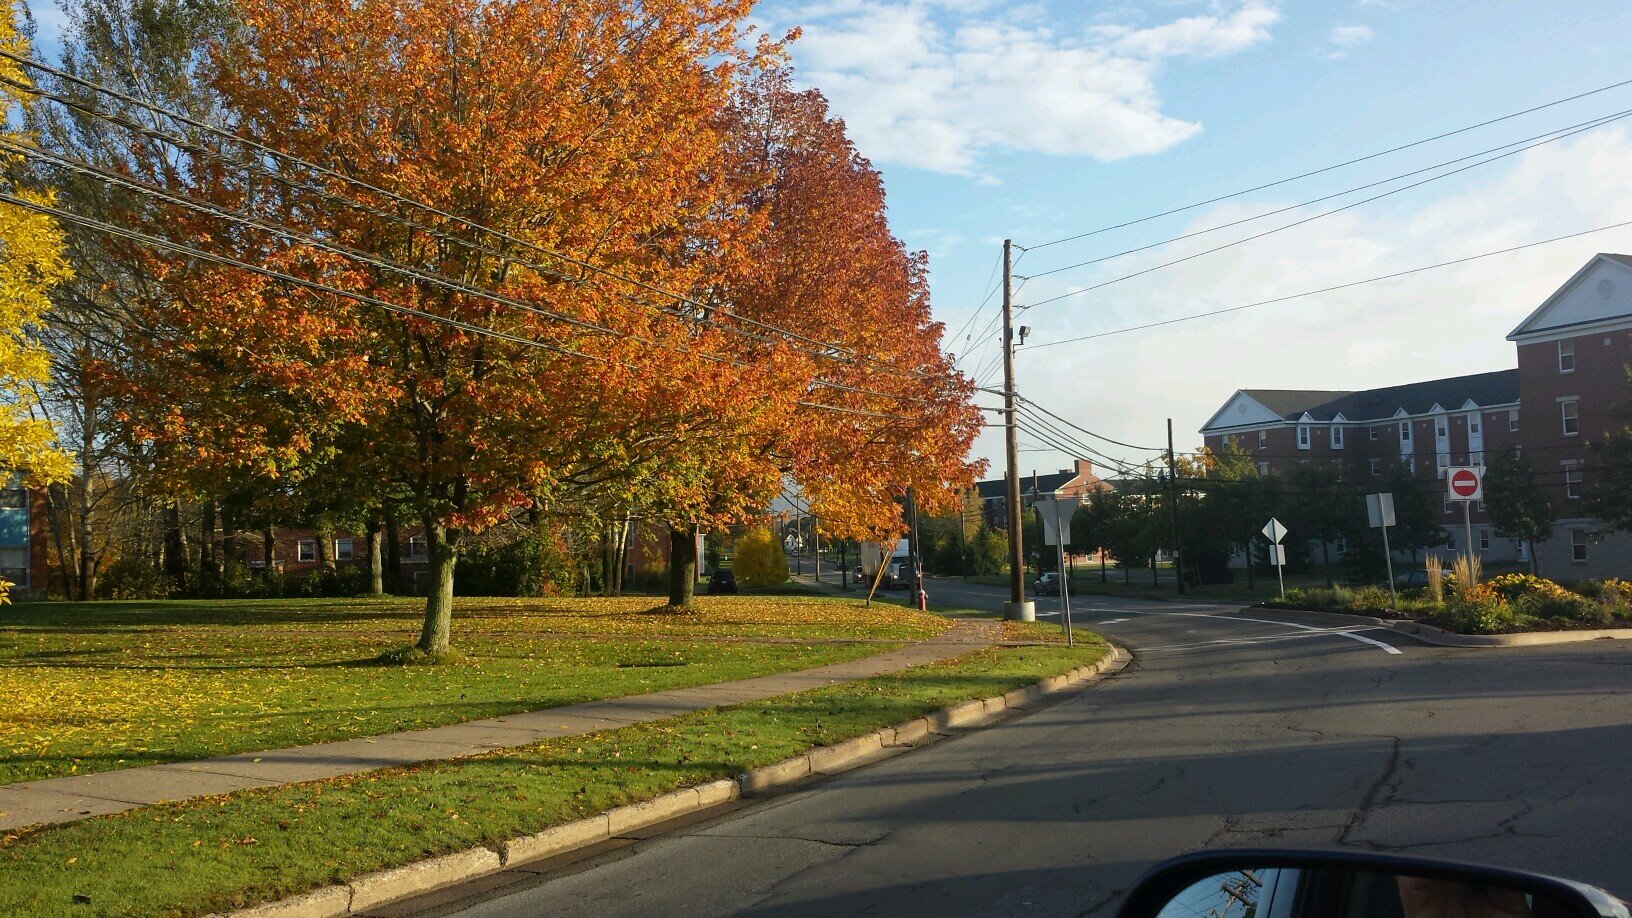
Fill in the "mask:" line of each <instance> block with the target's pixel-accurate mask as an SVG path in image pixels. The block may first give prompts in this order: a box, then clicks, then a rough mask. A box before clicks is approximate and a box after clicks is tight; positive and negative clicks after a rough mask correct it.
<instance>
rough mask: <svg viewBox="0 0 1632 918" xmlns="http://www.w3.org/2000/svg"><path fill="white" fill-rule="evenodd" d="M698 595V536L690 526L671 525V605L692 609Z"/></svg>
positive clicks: (677, 607) (675, 607) (672, 606)
mask: <svg viewBox="0 0 1632 918" xmlns="http://www.w3.org/2000/svg"><path fill="white" fill-rule="evenodd" d="M696 597H697V536H696V531H695V530H694V529H692V528H691V527H690V526H687V527H684V528H682V527H679V526H670V527H669V606H670V608H674V609H690V608H692V606H693V605H694V603H695V600H696Z"/></svg>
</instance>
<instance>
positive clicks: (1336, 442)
mask: <svg viewBox="0 0 1632 918" xmlns="http://www.w3.org/2000/svg"><path fill="white" fill-rule="evenodd" d="M1342 448H1343V428H1341V427H1339V426H1337V425H1336V424H1333V425H1332V449H1342Z"/></svg>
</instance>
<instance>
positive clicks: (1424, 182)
mask: <svg viewBox="0 0 1632 918" xmlns="http://www.w3.org/2000/svg"><path fill="white" fill-rule="evenodd" d="M1627 115H1632V109H1629V110H1627V111H1625V112H1622V113H1621V114H1619V115H1615V116H1614V117H1611V118H1608V119H1606V120H1603V121H1599V122H1595V123H1594V124H1592V125H1591V126H1590V127H1584V128H1578V129H1576V130H1573V131H1570V132H1569V133H1565V134H1559V135H1557V136H1555V137H1549V138H1548V139H1546V140H1541V141H1537V142H1535V143H1532V144H1529V145H1527V146H1523V147H1520V148H1518V149H1517V150H1509V151H1508V152H1506V153H1499V154H1497V155H1495V156H1492V157H1489V158H1488V159H1482V160H1480V161H1479V162H1476V163H1469V164H1468V165H1466V166H1462V167H1460V168H1457V169H1452V170H1450V171H1449V172H1442V173H1440V174H1438V175H1431V176H1429V177H1428V178H1425V179H1422V180H1421V181H1417V182H1412V183H1411V184H1409V185H1401V186H1400V187H1398V188H1392V189H1389V190H1388V191H1385V192H1382V193H1381V194H1375V195H1372V196H1371V197H1369V198H1362V199H1360V200H1358V201H1351V202H1350V203H1348V204H1344V205H1343V206H1341V207H1334V208H1332V209H1331V210H1325V211H1321V212H1320V213H1318V214H1313V215H1311V216H1308V217H1304V218H1303V219H1302V220H1294V221H1293V222H1291V223H1287V224H1283V225H1281V226H1277V227H1275V228H1273V229H1267V230H1264V231H1263V232H1260V233H1254V234H1252V235H1251V236H1244V237H1242V238H1240V239H1235V240H1232V241H1230V242H1226V243H1224V244H1223V245H1216V246H1213V247H1212V248H1210V249H1202V250H1201V251H1199V252H1192V253H1191V254H1189V255H1184V256H1182V257H1179V258H1175V259H1173V260H1172V261H1164V262H1162V263H1161V264H1157V265H1152V266H1150V267H1148V268H1141V269H1140V270H1138V271H1133V272H1130V273H1128V274H1123V275H1120V276H1118V277H1113V278H1111V279H1109V280H1104V281H1100V282H1099V283H1097V284H1092V285H1090V286H1087V287H1083V288H1081V289H1079V290H1071V291H1068V292H1066V293H1061V294H1059V295H1057V296H1051V297H1049V298H1048V299H1046V300H1038V301H1037V302H1035V303H1032V304H1031V305H1030V306H1028V307H1027V308H1028V309H1029V308H1033V307H1036V306H1042V305H1045V304H1047V303H1055V302H1058V301H1060V300H1064V299H1069V298H1070V297H1074V296H1081V295H1082V294H1084V293H1089V292H1091V291H1094V290H1100V289H1102V288H1105V287H1109V286H1111V285H1112V284H1120V283H1122V282H1123V281H1127V280H1133V279H1134V278H1136V277H1143V276H1145V275H1146V274H1152V273H1155V272H1157V271H1162V270H1165V269H1167V268H1171V267H1173V266H1174V265H1181V264H1184V263H1185V262H1188V261H1194V260H1195V259H1197V258H1202V257H1204V256H1207V255H1212V254H1214V253H1216V252H1222V251H1224V250H1225V249H1231V248H1234V247H1236V246H1238V245H1244V244H1246V243H1248V242H1253V241H1254V240H1258V239H1262V238H1264V237H1265V236H1273V235H1275V234H1276V233H1279V232H1283V231H1285V230H1289V229H1293V228H1295V227H1299V226H1303V225H1304V224H1306V223H1313V222H1315V221H1316V220H1320V219H1323V218H1325V217H1330V216H1332V215H1333V214H1340V213H1343V212H1344V211H1346V210H1353V209H1354V208H1356V207H1360V206H1362V205H1364V204H1370V203H1372V202H1373V201H1380V200H1382V199H1383V198H1386V197H1391V196H1393V195H1396V194H1400V193H1401V192H1405V191H1410V190H1412V189H1413V188H1421V187H1422V186H1423V185H1427V184H1429V183H1431V182H1437V181H1439V180H1441V179H1446V178H1450V177H1451V176H1453V175H1458V174H1460V173H1463V172H1467V171H1468V170H1470V169H1477V168H1479V167H1480V166H1488V165H1490V164H1491V163H1493V162H1496V161H1497V160H1499V159H1506V158H1507V157H1509V156H1517V155H1519V154H1520V153H1523V152H1525V151H1526V150H1531V149H1534V148H1536V147H1539V146H1542V145H1543V144H1549V143H1553V142H1555V141H1559V140H1563V139H1564V138H1566V137H1571V136H1574V135H1576V134H1580V133H1582V132H1584V131H1590V130H1593V129H1594V128H1597V127H1599V126H1601V125H1604V124H1608V123H1610V122H1611V121H1616V120H1619V119H1621V118H1625V117H1626V116H1627ZM1061 270H1064V269H1063V268H1062V269H1061ZM1034 276H1041V275H1034Z"/></svg>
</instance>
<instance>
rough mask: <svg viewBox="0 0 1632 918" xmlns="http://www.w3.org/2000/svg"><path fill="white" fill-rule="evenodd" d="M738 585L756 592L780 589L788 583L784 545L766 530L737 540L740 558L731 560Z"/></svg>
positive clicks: (761, 528) (756, 530) (758, 530)
mask: <svg viewBox="0 0 1632 918" xmlns="http://www.w3.org/2000/svg"><path fill="white" fill-rule="evenodd" d="M731 569H732V570H733V571H735V572H736V577H737V585H738V586H744V587H749V588H750V589H751V588H754V587H768V586H776V585H777V584H779V583H783V582H786V581H787V579H788V556H787V555H785V554H783V552H782V545H781V543H779V542H777V541H776V538H775V537H774V536H772V535H771V531H770V530H769V529H766V528H764V527H760V528H758V529H753V530H750V531H749V532H748V533H747V534H746V535H744V536H743V537H742V538H740V539H738V540H737V554H736V557H734V558H732V559H731Z"/></svg>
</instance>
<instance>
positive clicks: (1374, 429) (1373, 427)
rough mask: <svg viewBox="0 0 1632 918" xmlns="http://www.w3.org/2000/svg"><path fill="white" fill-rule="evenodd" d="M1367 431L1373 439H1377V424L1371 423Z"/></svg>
mask: <svg viewBox="0 0 1632 918" xmlns="http://www.w3.org/2000/svg"><path fill="white" fill-rule="evenodd" d="M1367 432H1368V433H1370V434H1371V438H1372V439H1373V440H1375V439H1377V425H1376V424H1373V425H1371V428H1370V429H1369V430H1368V431H1367Z"/></svg>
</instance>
